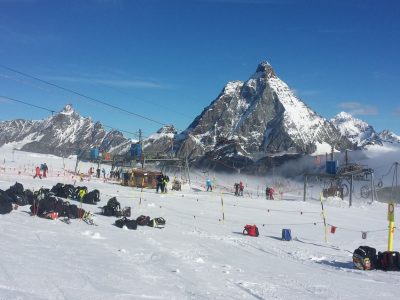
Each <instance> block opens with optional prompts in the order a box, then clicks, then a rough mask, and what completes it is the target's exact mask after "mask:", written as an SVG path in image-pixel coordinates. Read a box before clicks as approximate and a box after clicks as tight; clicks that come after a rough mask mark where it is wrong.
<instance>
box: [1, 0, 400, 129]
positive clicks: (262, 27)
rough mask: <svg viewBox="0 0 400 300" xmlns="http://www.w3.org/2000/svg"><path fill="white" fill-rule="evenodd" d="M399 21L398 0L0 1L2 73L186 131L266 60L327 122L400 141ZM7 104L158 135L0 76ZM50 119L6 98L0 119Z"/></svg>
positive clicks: (111, 113)
mask: <svg viewBox="0 0 400 300" xmlns="http://www.w3.org/2000/svg"><path fill="white" fill-rule="evenodd" d="M399 16H400V2H399V1H390V0H388V1H384V0H380V1H378V0H343V1H340V0H192V1H190V0H181V1H174V0H170V1H167V0H131V1H128V0H126V1H123V0H80V1H74V0H70V1H61V0H58V1H51V0H49V1H45V0H43V1H40V0H0V65H6V66H8V67H11V68H14V69H17V70H19V71H22V72H26V73H28V74H31V75H34V76H37V77H39V78H42V79H44V80H47V81H50V82H52V83H55V84H58V85H61V86H63V87H66V88H69V89H73V90H76V91H78V92H80V93H82V94H85V95H88V96H90V97H93V98H96V99H99V100H102V101H105V102H108V103H111V104H113V105H117V106H119V107H122V108H124V109H126V110H129V111H132V112H134V113H137V114H140V115H143V116H146V117H148V118H151V119H154V120H156V121H158V122H159V123H165V124H169V123H172V124H174V125H175V126H176V127H177V128H179V129H181V130H183V129H185V128H186V127H187V126H188V125H189V124H190V122H191V121H192V120H193V119H194V118H195V117H196V116H197V115H198V114H200V113H201V111H202V110H203V108H204V107H206V106H207V105H208V104H209V103H210V102H211V101H212V100H214V99H215V98H216V97H217V95H218V94H219V92H220V91H221V89H222V88H223V87H224V85H225V84H226V83H227V82H228V81H231V80H247V79H248V78H249V77H250V76H251V75H252V74H253V73H254V71H255V69H256V68H257V65H258V64H259V63H260V62H261V61H263V60H267V61H269V62H270V63H271V64H272V66H273V68H274V69H275V71H276V73H277V75H278V76H279V77H280V78H281V79H282V80H284V81H285V82H286V83H287V84H288V85H289V87H291V88H292V89H294V90H295V91H296V94H297V95H298V96H299V97H300V98H301V99H302V100H303V101H304V102H305V103H306V104H307V105H309V106H310V107H311V108H312V109H314V110H315V111H316V112H317V113H318V114H320V115H322V116H323V117H325V118H331V117H333V116H334V115H335V114H336V113H338V112H340V111H342V110H345V111H347V112H350V113H354V114H355V115H356V116H357V117H359V118H361V119H363V120H365V121H367V122H369V123H370V124H371V125H373V126H374V127H375V128H376V129H377V130H382V129H384V128H389V129H391V130H393V131H394V132H396V133H397V134H400V91H399V89H398V84H399V82H400V71H399V70H400V59H399V53H400V18H399ZM0 95H3V96H8V97H12V98H15V99H19V100H22V101H25V102H30V103H33V104H35V105H40V106H44V107H49V108H51V109H54V110H56V111H58V110H60V109H61V108H62V107H63V106H64V105H65V104H67V103H72V104H73V105H74V107H75V108H76V110H77V111H78V112H79V113H81V114H82V115H84V116H91V117H92V118H93V119H94V120H96V121H101V122H103V123H104V124H106V125H110V126H114V127H116V128H119V129H123V130H127V131H131V132H135V131H137V130H138V129H139V128H141V129H142V130H143V131H144V133H145V135H149V134H151V133H152V132H154V131H156V130H157V129H158V128H159V127H160V124H157V123H154V122H150V121H146V120H144V119H141V118H138V117H134V116H131V115H128V114H125V113H122V112H119V111H116V110H112V109H110V108H109V107H105V106H102V105H99V104H96V103H93V102H91V101H89V100H87V99H84V98H81V97H78V96H76V95H74V94H70V93H67V92H65V91H61V90H58V89H56V88H54V87H51V86H47V85H44V84H42V83H40V82H37V81H34V80H32V79H28V78H24V77H23V76H20V75H17V74H15V73H13V72H10V71H7V70H4V69H1V68H0ZM48 115H49V113H48V112H45V111H41V110H38V109H34V108H31V107H27V106H24V105H22V104H18V103H13V102H10V101H7V100H4V99H0V120H10V119H15V118H28V119H40V118H44V117H46V116H48Z"/></svg>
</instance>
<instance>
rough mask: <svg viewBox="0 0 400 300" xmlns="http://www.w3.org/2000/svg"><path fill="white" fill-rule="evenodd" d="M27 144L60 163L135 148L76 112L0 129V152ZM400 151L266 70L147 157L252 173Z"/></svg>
mask: <svg viewBox="0 0 400 300" xmlns="http://www.w3.org/2000/svg"><path fill="white" fill-rule="evenodd" d="M10 142H23V143H21V144H23V146H22V148H21V150H24V151H32V152H38V153H49V154H55V155H59V156H68V155H72V154H77V153H78V152H79V151H88V150H90V149H91V148H95V147H96V148H100V149H101V151H103V152H111V153H113V154H124V153H126V152H127V151H129V148H130V145H131V143H133V142H136V141H133V140H130V139H127V138H125V137H124V136H123V134H122V133H121V132H119V131H117V130H111V131H108V132H107V131H106V130H105V129H104V126H103V125H102V124H101V123H100V122H94V121H92V120H91V118H87V117H82V116H80V115H79V114H78V113H77V112H76V111H75V110H74V109H73V107H72V105H66V106H65V107H64V108H63V110H62V111H61V112H59V113H56V114H55V115H53V116H50V117H48V118H47V119H45V120H36V121H31V120H21V119H19V120H12V121H2V122H0V146H2V145H4V144H6V143H10ZM385 142H388V143H399V142H400V137H399V136H397V135H396V134H394V133H392V132H390V131H389V130H384V131H382V132H380V133H377V132H376V131H375V130H374V128H373V127H372V126H371V125H369V124H367V123H365V122H364V121H361V120H359V119H357V118H354V117H353V116H351V115H350V114H348V113H345V112H341V113H339V114H338V115H337V116H335V117H334V118H332V119H331V120H326V119H324V118H323V117H321V116H320V115H318V114H317V113H316V112H314V111H313V110H312V109H311V108H310V107H308V106H307V105H306V104H305V103H304V102H302V101H301V100H300V99H299V98H298V97H297V96H296V95H295V94H294V92H293V91H292V90H291V89H290V88H289V87H288V86H287V84H286V83H285V82H283V81H282V80H281V79H280V78H278V76H277V75H276V73H275V71H274V70H273V68H272V67H271V65H270V64H269V63H268V62H262V63H260V64H259V65H258V67H257V69H256V71H255V73H254V74H253V75H252V76H250V78H249V79H248V80H246V81H230V82H228V83H227V84H226V85H225V87H224V88H223V89H222V91H221V93H220V94H219V95H218V96H217V98H216V99H215V100H214V101H212V102H211V103H210V105H208V106H207V107H205V108H204V110H203V111H202V112H201V113H200V114H199V115H198V116H197V117H196V118H195V119H194V120H193V122H192V123H191V124H190V125H189V126H188V128H187V129H186V130H184V131H183V132H180V133H178V132H177V131H176V129H175V128H174V126H172V125H168V126H164V127H163V128H161V129H160V130H159V131H158V132H157V133H155V134H152V135H151V136H150V137H149V138H146V139H145V140H143V143H142V145H143V150H144V152H145V153H151V154H153V155H154V154H156V155H165V154H168V155H169V154H171V155H172V156H178V157H187V158H189V159H190V160H191V161H192V162H194V163H195V164H197V165H198V166H205V167H212V166H214V167H218V166H225V167H228V168H231V169H238V168H245V169H246V168H247V169H248V170H251V169H254V167H255V166H257V168H259V167H260V164H261V165H263V164H264V165H265V164H268V163H267V162H269V163H271V161H272V160H275V161H282V160H285V159H286V158H288V157H297V156H301V155H304V154H324V153H326V152H329V151H330V149H331V146H333V147H334V148H335V149H336V150H339V151H340V150H344V149H355V148H357V147H358V148H360V147H361V148H362V147H366V146H368V145H371V144H379V145H382V144H383V143H385Z"/></svg>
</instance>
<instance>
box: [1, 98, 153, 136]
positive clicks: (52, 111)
mask: <svg viewBox="0 0 400 300" xmlns="http://www.w3.org/2000/svg"><path fill="white" fill-rule="evenodd" d="M0 98H2V99H6V100H10V101H14V102H18V103H21V104H24V105H27V106H31V107H35V108H38V109H42V110H45V111H48V112H51V114H54V113H55V112H56V111H55V110H53V109H50V108H46V107H43V106H39V105H35V104H32V103H29V102H26V101H22V100H18V99H15V98H11V97H7V96H3V95H0ZM102 126H103V127H107V128H110V129H116V130H118V131H121V132H125V133H128V134H132V135H134V136H138V133H135V132H131V131H127V130H122V129H119V128H116V127H114V126H109V125H104V124H102ZM144 138H147V137H146V136H144Z"/></svg>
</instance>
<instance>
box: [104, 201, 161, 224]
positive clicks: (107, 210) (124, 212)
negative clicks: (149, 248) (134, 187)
mask: <svg viewBox="0 0 400 300" xmlns="http://www.w3.org/2000/svg"><path fill="white" fill-rule="evenodd" d="M101 214H102V215H104V216H108V217H117V218H120V219H118V220H116V221H115V223H114V224H115V226H117V227H119V228H123V227H126V228H128V229H132V230H136V229H137V227H138V226H150V227H156V228H163V227H164V226H165V220H164V219H163V218H153V219H151V218H150V217H149V216H144V215H140V216H139V217H137V218H136V219H129V217H130V216H131V208H130V207H123V208H121V204H120V203H119V202H118V200H117V198H116V197H112V198H110V199H109V200H108V202H107V205H105V206H103V207H102V208H101Z"/></svg>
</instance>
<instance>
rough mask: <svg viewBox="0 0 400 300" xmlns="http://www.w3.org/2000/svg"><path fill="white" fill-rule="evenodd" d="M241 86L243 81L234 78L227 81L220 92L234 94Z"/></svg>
mask: <svg viewBox="0 0 400 300" xmlns="http://www.w3.org/2000/svg"><path fill="white" fill-rule="evenodd" d="M242 86H243V81H240V80H234V81H229V82H228V83H227V84H226V86H225V87H224V89H223V91H222V93H223V94H228V95H230V94H234V93H236V92H237V91H238V90H239V89H240V88H241V87H242Z"/></svg>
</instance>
